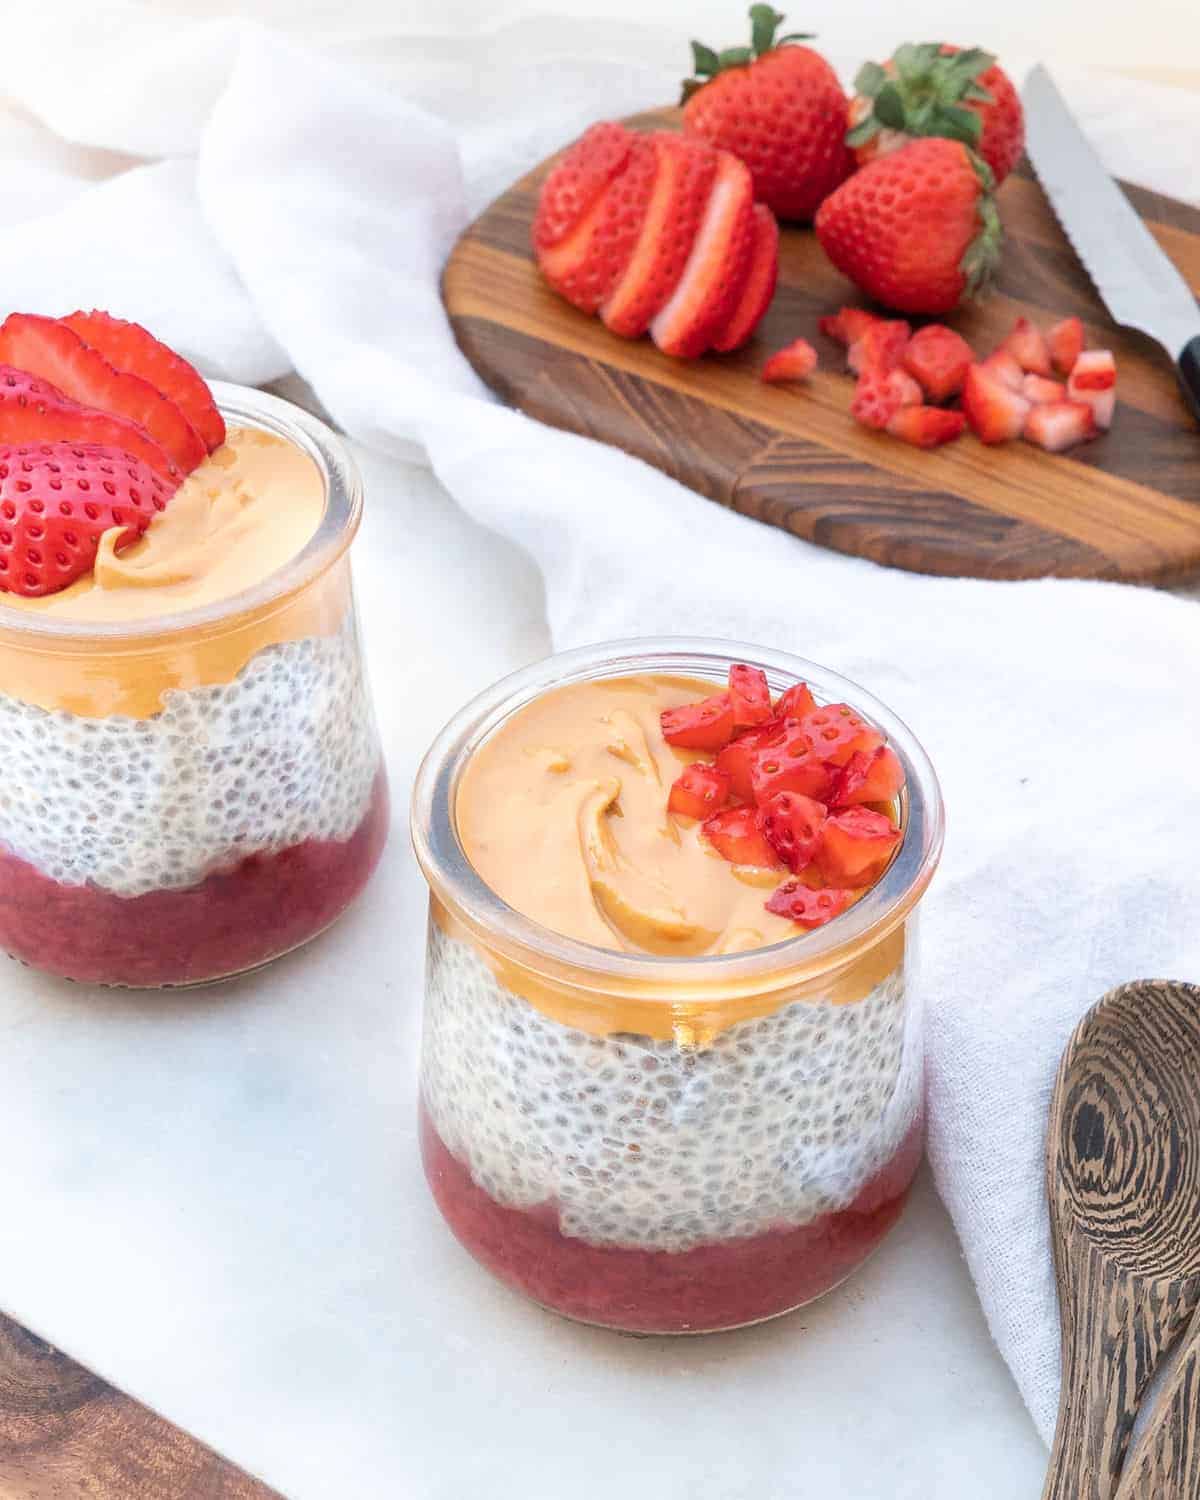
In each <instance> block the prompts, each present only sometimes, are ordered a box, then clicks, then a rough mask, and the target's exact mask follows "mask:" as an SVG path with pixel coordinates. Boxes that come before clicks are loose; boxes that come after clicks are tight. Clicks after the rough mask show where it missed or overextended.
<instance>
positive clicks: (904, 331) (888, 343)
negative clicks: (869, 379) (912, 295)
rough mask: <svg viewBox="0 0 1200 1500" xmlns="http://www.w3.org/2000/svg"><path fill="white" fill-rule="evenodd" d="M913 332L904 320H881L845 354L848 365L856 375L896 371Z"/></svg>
mask: <svg viewBox="0 0 1200 1500" xmlns="http://www.w3.org/2000/svg"><path fill="white" fill-rule="evenodd" d="M911 335H912V329H911V328H910V327H909V325H908V324H907V323H905V322H903V321H902V320H901V319H898V318H897V319H894V320H892V321H889V322H884V321H883V319H878V320H877V321H875V322H874V323H872V324H871V326H870V327H869V328H868V329H866V331H865V332H864V333H862V334H861V335H860V336H859V337H858V338H857V339H855V341H854V342H853V343H852V344H851V345H850V347H849V349H848V350H847V351H846V363H847V364H848V365H849V366H850V369H851V370H852V371H853V372H854V374H855V375H865V374H866V373H867V371H868V370H894V369H896V368H897V367H898V366H899V364H900V361H901V359H902V358H903V356H904V350H905V348H906V347H907V345H908V341H909V338H910V337H911Z"/></svg>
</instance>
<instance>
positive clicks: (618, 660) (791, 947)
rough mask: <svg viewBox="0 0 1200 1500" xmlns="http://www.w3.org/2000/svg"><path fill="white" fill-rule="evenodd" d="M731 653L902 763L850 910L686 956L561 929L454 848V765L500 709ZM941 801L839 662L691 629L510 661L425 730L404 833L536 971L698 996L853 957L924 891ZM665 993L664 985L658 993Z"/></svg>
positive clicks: (890, 723) (699, 673) (911, 740)
mask: <svg viewBox="0 0 1200 1500" xmlns="http://www.w3.org/2000/svg"><path fill="white" fill-rule="evenodd" d="M736 662H747V663H750V664H752V665H755V666H759V667H761V668H762V669H763V671H764V672H765V673H766V675H767V679H768V681H769V682H770V685H771V689H772V692H779V691H782V690H783V689H784V688H786V687H790V686H791V685H792V684H793V683H795V682H807V683H808V685H809V687H810V688H812V690H813V692H814V696H815V697H816V698H817V700H818V702H827V703H828V702H846V703H849V704H850V705H851V707H853V708H854V709H856V710H857V711H858V712H860V713H861V714H862V715H863V716H864V717H865V718H867V719H869V720H870V721H871V722H872V723H874V724H875V725H877V726H878V727H879V728H880V729H881V730H882V731H883V732H884V733H885V734H886V736H887V738H888V742H889V743H890V745H891V746H892V748H893V750H895V752H896V754H897V755H898V756H899V757H900V760H901V762H902V764H903V766H904V770H905V775H906V787H905V790H904V792H902V793H901V798H900V802H901V827H902V828H903V830H904V838H903V840H902V842H901V845H900V848H899V849H898V850H897V852H896V855H895V858H894V859H893V860H892V863H891V864H890V865H889V866H888V869H887V870H886V871H885V873H884V875H883V876H882V878H881V879H880V880H879V881H878V882H877V883H876V884H875V885H874V886H873V887H872V888H871V889H870V891H868V892H867V894H866V895H865V896H863V897H862V898H861V899H860V900H858V901H856V902H855V903H854V905H853V906H851V907H850V908H849V910H848V911H846V912H844V913H843V914H842V915H841V916H840V917H837V918H836V919H835V920H834V921H832V922H830V923H829V924H827V925H826V926H824V927H820V928H817V929H815V930H813V931H811V932H798V933H797V935H796V936H795V937H793V938H788V939H786V940H785V941H783V942H781V943H775V944H772V945H770V946H768V947H764V948H756V949H752V950H749V951H747V952H742V953H729V954H702V955H698V956H694V957H673V956H670V955H666V956H660V955H657V954H644V953H630V952H626V951H622V950H619V949H608V948H598V947H594V946H593V945H591V944H589V943H584V942H581V941H579V940H578V939H575V938H569V937H563V936H561V935H560V934H558V933H555V932H552V931H551V930H550V929H549V928H546V927H543V926H542V925H541V923H539V922H537V921H535V920H534V919H533V918H531V917H527V916H524V915H523V914H522V913H520V912H518V911H516V910H515V909H514V908H513V907H511V906H509V905H508V904H507V902H505V901H503V900H502V899H501V898H500V897H499V896H498V895H497V894H496V893H495V892H494V891H493V890H492V889H491V887H490V886H488V885H487V884H486V882H485V881H484V880H483V879H482V877H481V876H480V875H479V874H478V873H477V872H476V870H475V868H474V866H473V865H472V864H471V863H470V861H469V859H468V858H467V857H466V854H465V852H464V850H463V847H462V844H461V841H460V839H459V837H458V830H457V826H456V820H455V815H454V800H455V796H456V793H457V788H458V782H459V778H460V776H461V774H462V771H463V768H464V767H465V766H466V763H467V761H468V760H469V758H470V756H471V755H472V754H473V753H474V751H475V750H476V749H477V748H478V746H479V745H480V744H481V743H482V742H483V740H484V739H486V738H487V737H488V735H490V734H491V733H492V732H493V731H494V730H495V729H496V728H498V727H499V725H500V724H501V723H503V722H504V721H505V720H506V719H508V718H509V717H511V716H512V715H513V714H514V713H516V712H517V711H518V710H519V709H520V708H522V707H524V706H525V704H527V703H529V702H531V701H532V700H533V699H534V698H536V697H538V696H540V695H541V694H542V693H544V692H546V691H548V690H550V689H552V688H556V687H563V686H566V685H567V684H569V683H572V682H582V681H588V680H594V679H597V678H610V677H624V676H630V675H634V674H638V673H646V672H663V673H668V674H671V675H676V676H678V675H688V676H696V677H700V678H708V679H711V680H713V681H715V682H720V681H722V680H724V677H725V675H726V673H727V672H728V668H729V667H730V666H731V665H733V664H734V663H736ZM943 835H944V811H943V805H942V796H941V789H940V787H939V785H938V780H937V775H936V773H935V772H934V769H933V766H932V764H931V762H930V760H929V757H928V755H927V754H926V753H925V750H924V749H923V747H922V746H921V744H920V742H919V741H918V740H917V738H916V736H915V735H914V734H913V733H912V731H911V730H910V729H909V728H908V726H907V725H906V724H905V723H904V721H903V720H902V719H900V718H899V717H898V716H897V715H896V714H894V713H893V712H892V711H891V710H890V709H888V708H887V707H886V706H885V705H884V704H883V703H881V702H880V701H879V700H878V699H877V698H876V697H875V696H874V695H873V694H871V693H869V692H868V691H867V690H866V689H864V688H861V687H859V686H858V685H857V684H855V683H853V682H851V681H850V680H849V679H848V678H845V677H843V676H841V674H840V673H837V672H834V671H831V670H829V669H828V668H826V667H822V666H820V665H819V664H818V663H816V662H811V661H807V660H805V659H804V658H803V657H799V656H793V655H791V654H790V653H788V652H783V651H776V650H768V649H765V648H763V647H758V646H751V645H747V644H743V643H741V642H736V641H729V640H720V639H708V638H704V637H689V636H679V637H675V636H660V637H654V638H646V639H637V638H635V639H629V640H618V641H604V642H600V643H597V644H596V645H591V646H581V647H578V648H576V649H574V650H571V651H564V652H560V653H558V654H556V655H553V656H549V657H546V658H545V659H543V660H542V661H539V662H536V663H534V664H533V665H532V666H529V667H525V668H523V669H522V670H520V671H518V672H514V673H512V674H510V675H509V676H507V677H504V678H502V679H501V680H500V681H499V682H497V683H495V684H493V685H492V686H491V687H490V688H488V689H486V690H485V691H484V692H482V693H480V694H479V695H478V696H477V697H475V698H473V699H472V700H471V701H470V702H469V703H467V704H466V705H464V707H463V708H462V709H460V710H459V712H458V713H457V714H456V715H455V716H454V717H453V718H452V719H451V720H450V722H449V723H448V724H447V725H446V726H445V727H444V728H443V729H442V731H441V733H440V734H439V735H438V736H437V738H436V739H435V740H434V742H433V744H432V745H431V746H430V748H429V750H428V752H427V753H426V755H425V758H424V760H423V761H422V763H421V766H420V768H419V770H418V772H417V777H416V782H415V784H414V788H413V800H412V838H413V846H414V849H415V851H416V856H417V862H418V864H419V865H420V867H421V871H422V874H423V875H424V876H425V879H426V881H427V882H428V885H429V888H430V891H431V893H432V894H433V896H435V897H436V898H437V899H438V900H440V901H442V902H443V903H444V904H446V905H447V906H448V908H449V909H450V910H451V911H452V912H453V913H454V915H455V916H456V917H457V918H458V920H459V921H460V922H462V923H463V924H464V925H465V926H466V928H467V929H468V930H469V931H470V932H472V933H473V934H474V936H475V937H477V938H478V939H479V941H481V942H483V943H485V944H486V945H487V946H489V947H490V948H492V949H494V950H496V951H498V952H500V953H502V954H504V956H505V957H507V958H509V959H510V960H514V961H516V962H518V963H520V964H522V965H523V966H525V967H527V968H530V969H532V970H534V971H538V972H541V973H543V974H546V975H548V976H551V977H558V978H560V979H566V980H568V982H570V983H571V984H572V985H573V986H574V987H576V988H584V989H587V988H592V989H596V990H598V991H604V992H611V991H612V990H613V989H614V988H621V989H626V988H628V989H629V990H630V991H631V992H636V993H641V994H644V993H645V992H646V991H647V990H649V991H650V992H651V993H653V992H655V991H660V990H663V991H668V990H669V992H670V999H672V1000H685V999H690V998H698V997H700V996H702V995H704V994H705V993H707V992H708V991H709V990H710V988H711V987H713V986H720V987H722V988H724V987H733V988H738V987H740V985H741V984H742V983H743V982H744V983H745V984H746V985H747V987H749V986H751V985H753V986H756V987H760V988H761V987H763V986H764V985H765V984H768V983H769V981H770V979H771V978H772V976H775V977H776V978H777V979H779V980H780V981H781V982H782V981H784V980H786V981H787V982H789V983H790V982H792V981H793V980H794V979H796V978H797V977H798V976H802V975H803V974H805V973H808V972H810V971H811V972H813V973H816V972H824V971H829V970H833V969H836V968H838V967H840V966H841V965H842V964H843V963H847V964H848V963H850V962H852V961H853V960H854V959H855V957H856V956H857V955H858V954H860V953H861V952H862V951H863V950H864V949H865V948H867V947H873V946H874V945H875V944H876V943H877V942H879V941H881V940H882V939H883V938H884V937H886V936H887V934H888V933H890V932H892V931H893V930H894V929H895V928H896V927H897V926H898V925H899V924H900V923H901V922H902V921H903V920H904V918H905V917H906V916H907V915H908V913H909V912H910V911H911V910H912V908H913V907H914V906H915V905H916V903H917V901H918V900H919V899H920V897H921V895H922V894H923V893H924V891H925V889H926V887H927V886H928V884H929V881H930V880H931V879H932V877H933V872H934V870H935V869H936V867H937V862H938V859H939V858H940V855H941V850H942V841H943ZM665 998H666V997H665V996H664V999H665Z"/></svg>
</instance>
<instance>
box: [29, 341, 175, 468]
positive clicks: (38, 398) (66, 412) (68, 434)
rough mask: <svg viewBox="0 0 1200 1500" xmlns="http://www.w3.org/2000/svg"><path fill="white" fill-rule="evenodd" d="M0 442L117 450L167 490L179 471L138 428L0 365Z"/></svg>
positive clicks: (142, 428) (124, 419)
mask: <svg viewBox="0 0 1200 1500" xmlns="http://www.w3.org/2000/svg"><path fill="white" fill-rule="evenodd" d="M0 443H2V444H12V445H14V446H17V447H20V446H21V445H23V444H26V443H99V444H100V445H101V446H103V447H107V448H122V449H124V451H125V452H126V453H129V454H132V456H133V457H134V458H136V459H137V460H138V461H139V462H140V463H144V464H149V466H150V467H151V468H152V469H153V470H154V471H155V472H156V473H157V474H158V475H159V476H160V478H161V479H162V480H163V482H164V483H165V484H166V486H167V488H168V490H169V491H170V492H174V490H175V489H176V487H177V486H178V484H179V481H180V478H181V475H180V473H179V470H178V469H177V468H176V467H175V465H174V464H173V463H172V462H171V460H170V459H169V458H168V457H167V455H166V453H165V452H164V451H163V449H162V448H161V447H160V446H159V445H158V444H157V443H156V442H155V441H154V439H153V438H152V437H151V436H150V434H149V433H148V432H147V431H146V429H145V428H144V427H139V426H138V425H137V423H136V422H130V421H129V420H128V419H127V418H125V417H116V416H114V415H113V414H112V413H111V412H107V411H96V410H95V409H94V408H93V407H90V406H80V404H79V403H78V402H77V401H69V400H68V399H67V397H66V396H64V395H63V393H62V392H61V391H60V390H57V389H56V388H55V387H54V386H52V385H51V384H50V382H49V381H48V380H35V379H34V377H33V376H32V375H28V374H26V372H25V371H24V370H16V369H13V367H12V366H11V365H0Z"/></svg>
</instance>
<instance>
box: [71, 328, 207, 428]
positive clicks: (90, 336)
mask: <svg viewBox="0 0 1200 1500" xmlns="http://www.w3.org/2000/svg"><path fill="white" fill-rule="evenodd" d="M60 322H63V323H65V324H66V325H67V327H68V328H71V329H73V330H74V331H75V332H76V333H77V334H78V335H79V337H80V338H81V339H82V340H83V342H84V343H85V344H87V346H88V347H89V348H90V349H95V350H96V351H97V353H99V354H103V356H104V358H105V359H106V360H108V362H109V364H110V365H112V367H113V369H115V370H123V371H124V372H125V373H126V374H127V375H139V376H141V378H142V379H143V380H148V381H149V382H150V384H151V385H152V386H153V387H154V389H155V390H156V391H160V392H161V393H162V394H163V395H164V396H165V397H166V398H167V400H168V401H171V402H173V403H174V404H175V405H176V406H177V407H178V408H179V410H180V411H181V412H182V413H183V414H184V416H185V417H186V418H187V419H188V421H189V422H190V423H191V424H192V426H193V427H194V428H195V429H196V431H197V432H198V433H199V434H200V437H201V439H202V441H203V443H204V446H205V447H206V448H207V449H208V451H209V452H210V453H212V452H213V451H214V450H215V449H217V448H219V447H220V446H221V444H222V443H223V442H224V441H225V419H224V417H222V415H221V413H220V412H219V411H218V410H217V404H216V402H215V401H214V400H213V398H212V392H211V391H210V390H209V388H208V386H207V384H206V383H205V381H204V377H203V376H202V375H201V374H200V372H199V371H198V370H197V369H195V367H194V366H192V365H190V364H188V362H187V360H186V359H184V358H183V356H182V355H181V354H176V353H175V351H174V349H169V348H168V347H167V345H166V344H164V343H161V342H160V341H159V340H158V339H156V338H155V337H154V335H153V334H152V333H149V332H147V330H146V329H144V328H143V327H142V326H141V324H140V323H127V322H125V321H124V319H122V318H114V317H112V316H111V315H110V314H109V313H106V312H100V311H99V310H98V309H97V308H93V309H92V311H91V312H73V313H71V314H69V315H68V316H67V317H65V318H62V319H60Z"/></svg>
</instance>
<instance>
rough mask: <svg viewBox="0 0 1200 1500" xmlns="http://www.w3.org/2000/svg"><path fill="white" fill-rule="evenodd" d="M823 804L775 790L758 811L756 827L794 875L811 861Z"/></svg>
mask: <svg viewBox="0 0 1200 1500" xmlns="http://www.w3.org/2000/svg"><path fill="white" fill-rule="evenodd" d="M826 811H827V809H826V807H825V804H824V803H823V802H816V801H814V800H813V798H812V797H804V796H801V794H800V793H799V792H776V793H775V795H774V796H773V797H768V798H767V800H766V801H765V802H764V803H763V804H762V806H761V807H760V808H759V810H758V826H759V828H761V829H762V832H763V836H764V838H765V839H766V841H767V843H768V844H770V846H771V848H772V849H774V851H775V853H776V854H777V855H778V856H779V858H780V859H781V860H782V861H783V863H784V864H785V865H787V867H788V869H789V870H791V871H792V872H793V874H799V872H800V871H801V870H804V869H807V868H808V866H809V865H810V864H811V863H812V857H813V855H814V854H815V853H816V849H817V845H818V843H819V842H820V839H821V829H822V827H823V826H824V823H825V816H826Z"/></svg>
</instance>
